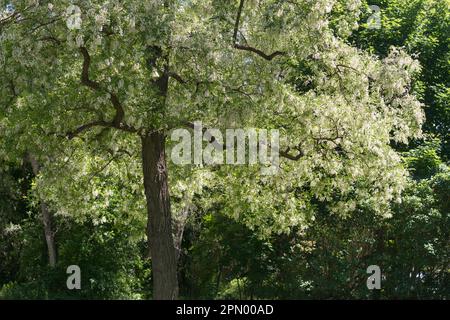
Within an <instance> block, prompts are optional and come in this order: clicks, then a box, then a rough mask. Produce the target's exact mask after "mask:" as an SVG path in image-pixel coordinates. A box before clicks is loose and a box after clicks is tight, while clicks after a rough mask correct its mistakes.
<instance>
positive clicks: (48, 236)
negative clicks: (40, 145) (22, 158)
mask: <svg viewBox="0 0 450 320" xmlns="http://www.w3.org/2000/svg"><path fill="white" fill-rule="evenodd" d="M28 160H29V162H30V163H31V167H32V169H33V174H34V175H35V176H37V175H38V174H39V171H40V166H39V163H38V162H37V161H36V159H35V158H34V157H33V156H32V155H31V154H28ZM41 214H42V222H43V224H44V235H45V242H46V243H47V250H48V263H49V265H50V267H52V268H53V267H55V265H56V245H55V233H54V232H53V226H52V220H53V219H52V215H51V213H50V210H49V209H48V206H47V204H46V203H45V202H44V201H43V200H42V199H41Z"/></svg>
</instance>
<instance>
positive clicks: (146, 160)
mask: <svg viewBox="0 0 450 320" xmlns="http://www.w3.org/2000/svg"><path fill="white" fill-rule="evenodd" d="M142 167H143V172H144V187H145V196H146V199H147V213H148V225H147V237H148V242H149V248H150V249H149V250H150V254H151V260H152V273H153V298H154V299H156V300H174V299H177V298H178V279H177V260H176V252H175V247H174V241H173V234H172V216H171V210H170V195H169V187H168V181H167V177H168V175H167V165H166V154H165V136H164V135H163V134H162V133H158V132H157V133H152V134H149V135H145V136H143V137H142Z"/></svg>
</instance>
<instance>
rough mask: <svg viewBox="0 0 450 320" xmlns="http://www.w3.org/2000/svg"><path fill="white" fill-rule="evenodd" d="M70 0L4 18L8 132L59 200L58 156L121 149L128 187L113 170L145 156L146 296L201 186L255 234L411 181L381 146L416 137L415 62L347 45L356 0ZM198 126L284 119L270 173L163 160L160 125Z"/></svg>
mask: <svg viewBox="0 0 450 320" xmlns="http://www.w3.org/2000/svg"><path fill="white" fill-rule="evenodd" d="M75 3H76V5H73V4H72V1H65V0H57V1H52V2H50V1H37V0H30V1H23V2H21V4H20V5H19V4H18V5H17V6H16V7H9V9H8V10H5V11H4V12H3V13H2V15H1V16H0V28H1V29H0V32H1V33H0V49H1V51H0V52H1V55H0V68H1V70H2V73H1V75H0V78H1V87H0V93H1V94H0V104H1V107H2V108H1V109H2V111H1V112H2V114H1V118H0V121H1V122H0V128H1V132H2V139H4V141H5V142H4V146H5V148H6V147H8V146H9V147H10V148H12V149H15V150H17V152H18V155H19V154H20V153H21V152H24V151H25V150H32V151H33V153H34V154H37V155H38V156H39V161H40V162H41V163H42V164H43V167H44V168H46V172H43V173H42V176H41V179H42V181H44V182H43V183H42V188H43V189H46V188H47V189H48V191H47V192H45V191H42V192H43V194H46V197H47V198H46V200H49V201H51V202H52V203H54V205H55V207H59V209H61V208H66V209H67V208H69V209H70V210H69V211H74V210H81V208H82V206H83V205H82V204H80V202H79V201H78V200H76V199H79V198H78V196H80V192H78V193H77V192H75V191H74V190H75V189H73V188H70V186H72V184H73V183H76V182H73V181H72V180H76V179H73V178H74V177H73V175H72V173H73V172H74V171H72V170H68V169H67V167H64V165H62V164H67V163H71V164H70V166H72V169H74V170H75V169H77V170H78V171H79V172H83V170H85V166H86V163H89V162H95V161H97V160H96V159H97V158H95V157H96V156H97V157H99V158H100V160H98V162H102V161H104V162H105V165H106V166H108V164H109V163H110V162H109V161H106V160H104V159H105V158H106V155H111V156H112V157H113V158H114V157H117V156H120V155H122V154H125V155H127V156H129V157H130V159H131V160H130V161H129V163H127V164H126V165H124V166H121V165H119V164H117V165H116V166H115V167H114V168H115V169H116V170H117V171H116V172H115V174H116V176H117V177H118V179H122V180H124V181H127V183H133V182H132V181H133V180H127V178H126V175H125V174H124V172H123V171H122V170H125V169H124V168H131V175H133V176H138V173H137V172H136V170H135V168H136V167H137V166H136V163H140V164H141V165H142V171H143V190H144V191H145V198H146V207H147V213H148V232H147V237H148V242H149V248H150V252H151V257H152V272H153V281H154V283H153V285H154V290H153V296H154V298H156V299H175V298H177V295H178V282H177V254H176V250H175V246H176V245H175V244H174V237H173V234H174V233H175V234H176V235H178V236H177V237H178V240H179V237H180V232H178V231H179V230H173V229H176V228H175V224H174V223H173V222H172V220H173V219H172V212H177V213H180V212H187V211H188V210H187V209H186V208H188V207H189V203H190V200H191V199H192V197H193V194H195V193H200V192H201V189H202V186H203V185H204V184H208V186H209V188H213V189H214V188H215V189H216V190H220V191H221V192H220V193H219V195H218V196H215V197H210V198H209V197H205V199H204V206H205V208H208V206H209V205H212V204H213V203H220V204H221V205H222V206H223V208H224V210H225V211H226V212H227V214H229V215H230V216H232V217H234V218H236V219H240V220H242V221H244V222H245V223H246V224H247V225H249V226H250V227H251V228H255V227H258V229H259V230H260V231H261V235H262V236H264V235H266V234H270V233H271V232H285V231H288V230H289V229H290V228H291V227H293V226H304V225H305V224H306V222H307V221H308V219H311V218H313V213H314V204H313V203H314V201H313V200H318V201H321V202H323V203H325V204H326V205H328V206H329V207H330V210H331V211H332V212H335V213H337V214H342V215H345V214H346V213H348V212H352V211H354V210H355V209H356V208H358V207H364V206H371V207H373V208H374V210H375V212H378V213H379V214H380V215H388V214H389V212H388V211H387V210H388V206H387V204H388V202H389V201H391V200H395V199H397V198H398V196H399V194H400V192H401V190H402V188H403V184H404V180H405V177H406V173H405V171H404V169H403V168H402V166H401V164H400V159H399V157H398V155H397V154H396V153H395V152H394V151H393V150H392V149H391V147H390V143H391V142H392V141H396V142H401V143H407V142H408V139H409V138H410V137H418V136H420V132H421V131H420V127H421V124H422V122H423V112H422V110H421V105H420V103H419V102H418V101H417V100H416V99H415V97H414V96H413V95H411V93H410V91H411V87H412V85H413V83H412V76H413V75H414V73H415V72H416V71H418V70H419V66H418V64H417V63H416V62H415V61H414V60H413V59H411V58H410V57H409V56H408V55H406V54H405V53H404V52H403V51H401V50H399V49H395V48H392V50H391V53H390V54H389V55H388V57H386V58H385V59H383V60H379V59H377V58H376V57H374V56H371V55H370V54H368V53H366V52H362V51H360V50H358V49H356V48H354V47H351V46H350V45H348V44H347V43H346V42H345V41H344V40H343V38H344V37H347V36H348V35H349V33H350V32H351V30H352V29H353V28H356V27H357V25H356V21H357V19H358V16H359V13H360V1H359V0H351V1H337V0H297V1H282V0H270V1H259V0H239V1H230V2H223V1H214V0H211V1H203V0H201V1H200V0H198V1H197V0H189V1H178V0H164V1H156V0H155V1H135V0H125V1H123V0H122V1H116V0H114V1H101V0H89V1H80V2H79V3H77V2H75ZM194 121H202V123H203V124H204V125H205V126H206V127H211V128H212V127H214V128H219V129H225V128H244V127H256V128H263V129H278V130H280V135H281V147H280V149H279V150H277V151H278V152H279V154H280V156H281V157H282V159H283V160H282V161H281V163H280V165H279V166H280V168H279V170H278V173H277V174H276V175H273V176H264V175H261V173H260V170H259V169H260V168H259V166H263V165H264V164H261V165H259V166H233V167H232V166H220V167H207V168H197V167H195V166H192V165H191V166H185V167H178V166H171V165H170V162H168V161H167V159H166V154H167V152H166V148H167V147H166V146H167V145H169V146H170V141H169V140H168V139H167V137H168V133H169V132H170V131H171V130H172V129H177V128H183V127H186V128H191V127H192V124H193V123H194ZM67 154H71V155H72V156H73V157H67ZM138 154H139V155H138ZM84 161H88V162H84ZM168 166H170V167H171V176H170V177H169V174H168ZM104 168H105V166H103V165H100V169H104ZM45 181H47V183H46V182H45ZM49 181H52V183H49ZM58 181H59V182H58ZM83 181H84V182H86V180H83ZM169 182H170V184H171V186H170V187H169ZM91 187H92V185H88V184H85V185H84V188H86V189H89V188H91ZM86 189H85V190H86ZM170 193H171V194H172V196H174V197H175V199H176V201H175V203H172V204H171V201H170V196H169V194H170ZM52 197H53V199H52ZM337 198H338V199H339V200H336V199H337ZM52 200H53V201H52ZM333 200H336V201H333ZM181 234H182V233H181Z"/></svg>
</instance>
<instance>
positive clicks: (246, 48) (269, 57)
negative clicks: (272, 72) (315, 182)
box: [233, 0, 286, 61]
mask: <svg viewBox="0 0 450 320" xmlns="http://www.w3.org/2000/svg"><path fill="white" fill-rule="evenodd" d="M244 1H245V0H241V1H240V3H239V8H238V12H237V16H236V21H235V23H234V32H233V45H234V48H236V49H238V50H243V51H249V52H253V53H256V54H257V55H258V56H260V57H261V58H263V59H266V60H268V61H271V60H273V59H274V58H275V57H277V56H284V55H286V52H283V51H275V52H273V53H271V54H266V53H264V52H263V51H262V50H260V49H257V48H254V47H251V46H248V45H241V44H239V43H238V39H237V37H238V32H239V24H240V21H241V15H242V10H243V9H244Z"/></svg>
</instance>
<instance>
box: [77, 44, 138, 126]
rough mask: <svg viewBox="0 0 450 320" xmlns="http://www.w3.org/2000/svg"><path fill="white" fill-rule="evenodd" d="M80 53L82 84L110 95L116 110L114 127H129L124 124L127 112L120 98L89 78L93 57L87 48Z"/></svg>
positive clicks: (81, 49) (83, 48)
mask: <svg viewBox="0 0 450 320" xmlns="http://www.w3.org/2000/svg"><path fill="white" fill-rule="evenodd" d="M80 52H81V54H82V55H83V69H82V71H81V83H82V84H83V85H85V86H87V87H89V88H91V89H92V90H94V91H104V92H107V93H109V97H110V101H111V103H112V105H113V107H114V109H115V110H116V114H115V116H114V120H113V124H114V127H118V128H119V127H129V128H131V127H130V126H129V125H127V124H124V123H123V120H124V118H125V111H124V109H123V106H122V104H121V103H120V100H119V98H118V97H117V95H116V94H115V93H114V92H110V91H108V90H103V88H102V87H101V85H100V83H98V82H96V81H93V80H91V79H90V78H89V69H90V66H91V56H90V55H89V52H88V51H87V49H86V48H85V47H80Z"/></svg>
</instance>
